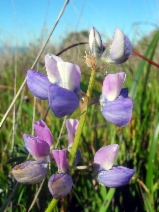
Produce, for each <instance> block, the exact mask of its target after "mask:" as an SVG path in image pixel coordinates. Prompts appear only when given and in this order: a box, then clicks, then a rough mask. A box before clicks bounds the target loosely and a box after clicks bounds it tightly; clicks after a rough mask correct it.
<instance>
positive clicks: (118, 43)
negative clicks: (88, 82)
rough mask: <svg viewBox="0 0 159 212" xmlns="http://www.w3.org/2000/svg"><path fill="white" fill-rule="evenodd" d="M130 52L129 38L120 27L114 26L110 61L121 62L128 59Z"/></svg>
mask: <svg viewBox="0 0 159 212" xmlns="http://www.w3.org/2000/svg"><path fill="white" fill-rule="evenodd" d="M131 53H132V45H131V42H130V40H129V38H128V37H127V36H126V35H124V34H123V33H122V32H121V31H120V29H118V28H116V30H115V33H114V38H113V41H112V44H111V49H110V55H109V59H110V61H108V62H110V63H116V64H121V63H124V62H125V61H127V60H128V58H129V56H130V55H131Z"/></svg>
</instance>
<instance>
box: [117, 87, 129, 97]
mask: <svg viewBox="0 0 159 212" xmlns="http://www.w3.org/2000/svg"><path fill="white" fill-rule="evenodd" d="M127 97H128V88H122V89H121V91H120V94H119V97H118V98H127Z"/></svg>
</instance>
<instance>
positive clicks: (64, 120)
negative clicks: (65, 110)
mask: <svg viewBox="0 0 159 212" xmlns="http://www.w3.org/2000/svg"><path fill="white" fill-rule="evenodd" d="M66 118H67V116H65V117H64V119H63V123H62V127H61V130H60V134H59V137H58V139H57V142H56V147H55V148H57V146H58V143H59V140H60V138H61V135H62V131H63V128H64V126H65V122H66Z"/></svg>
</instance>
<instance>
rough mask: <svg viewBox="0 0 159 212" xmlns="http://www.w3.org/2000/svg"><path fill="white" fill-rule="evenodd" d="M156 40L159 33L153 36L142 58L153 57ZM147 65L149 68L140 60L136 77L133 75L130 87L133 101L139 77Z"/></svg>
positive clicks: (158, 38) (145, 62)
mask: <svg viewBox="0 0 159 212" xmlns="http://www.w3.org/2000/svg"><path fill="white" fill-rule="evenodd" d="M158 40H159V31H158V32H156V34H155V36H154V37H153V39H152V41H151V43H150V44H149V46H148V48H147V50H146V52H145V54H144V56H145V57H147V58H149V59H152V58H153V56H154V53H155V50H156V46H157V43H158ZM147 64H148V65H149V66H151V64H150V63H148V62H147V61H145V60H142V61H141V62H140V64H139V67H138V69H137V72H136V75H135V78H134V82H133V84H132V86H131V89H130V92H129V94H130V96H131V97H132V98H133V99H134V98H135V96H136V92H137V87H138V85H139V84H140V83H139V82H140V79H141V76H142V73H143V71H144V69H145V68H146V66H147Z"/></svg>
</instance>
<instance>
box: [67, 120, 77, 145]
mask: <svg viewBox="0 0 159 212" xmlns="http://www.w3.org/2000/svg"><path fill="white" fill-rule="evenodd" d="M78 122H79V121H78V119H66V128H67V133H68V146H69V147H70V146H72V144H73V141H74V137H75V133H76V130H77V127H78Z"/></svg>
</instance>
